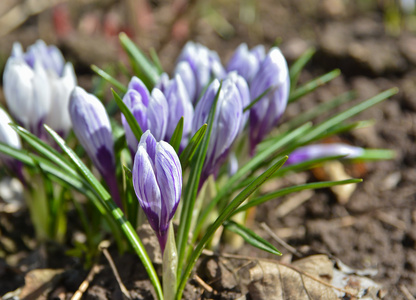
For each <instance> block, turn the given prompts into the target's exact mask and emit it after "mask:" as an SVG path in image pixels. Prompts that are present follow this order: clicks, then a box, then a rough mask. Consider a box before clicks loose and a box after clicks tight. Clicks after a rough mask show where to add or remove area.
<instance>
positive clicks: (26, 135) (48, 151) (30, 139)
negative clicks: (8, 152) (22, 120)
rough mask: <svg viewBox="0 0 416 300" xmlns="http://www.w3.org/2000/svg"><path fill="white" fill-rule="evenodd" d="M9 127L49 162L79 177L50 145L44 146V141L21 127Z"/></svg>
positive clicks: (13, 125) (12, 125)
mask: <svg viewBox="0 0 416 300" xmlns="http://www.w3.org/2000/svg"><path fill="white" fill-rule="evenodd" d="M10 126H11V127H12V128H13V129H14V130H15V131H16V132H17V133H18V134H19V135H20V136H21V137H22V139H24V140H25V141H26V142H27V143H28V144H29V145H31V146H32V147H33V148H34V149H35V150H36V151H37V152H39V153H40V154H41V155H43V156H44V157H47V158H48V159H49V160H51V161H52V162H54V163H55V164H57V165H58V166H59V167H61V168H62V169H63V170H65V171H66V172H68V173H69V174H71V175H73V176H76V177H79V175H78V174H77V173H76V172H75V171H74V168H73V166H71V165H70V164H69V163H68V162H67V161H66V160H65V159H64V157H63V155H62V154H61V153H59V152H58V151H56V150H55V149H54V148H52V147H51V146H50V145H48V144H46V143H45V142H44V141H42V140H41V139H39V138H38V137H37V136H35V135H33V134H32V133H30V132H29V131H27V130H26V129H24V128H23V127H20V126H17V125H15V124H10Z"/></svg>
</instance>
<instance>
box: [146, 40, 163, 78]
mask: <svg viewBox="0 0 416 300" xmlns="http://www.w3.org/2000/svg"><path fill="white" fill-rule="evenodd" d="M149 54H150V57H151V58H152V60H153V64H154V65H155V67H156V69H157V71H158V73H159V75H160V74H162V73H163V67H162V64H161V63H160V59H159V56H158V55H157V53H156V50H155V48H153V47H152V48H150V50H149Z"/></svg>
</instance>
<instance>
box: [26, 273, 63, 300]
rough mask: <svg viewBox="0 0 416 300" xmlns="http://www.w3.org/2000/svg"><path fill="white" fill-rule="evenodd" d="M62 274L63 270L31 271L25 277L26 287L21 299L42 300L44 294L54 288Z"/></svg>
mask: <svg viewBox="0 0 416 300" xmlns="http://www.w3.org/2000/svg"><path fill="white" fill-rule="evenodd" d="M62 273H63V270H62V269H56V270H54V269H35V270H32V271H30V272H29V273H27V274H26V276H25V286H24V287H23V288H22V290H21V293H20V295H19V297H20V299H28V300H29V299H40V296H41V295H42V294H45V293H46V292H47V291H48V290H49V289H51V288H52V287H53V285H54V283H56V280H58V278H59V277H60V275H61V274H62ZM45 299H46V297H45Z"/></svg>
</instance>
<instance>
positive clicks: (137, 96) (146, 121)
mask: <svg viewBox="0 0 416 300" xmlns="http://www.w3.org/2000/svg"><path fill="white" fill-rule="evenodd" d="M123 102H124V103H125V104H126V105H127V107H128V108H129V109H130V111H131V112H132V114H133V116H134V117H135V118H136V120H137V122H138V123H139V125H140V128H141V129H142V130H143V131H146V130H150V131H151V132H152V134H153V135H154V137H155V138H156V140H158V141H160V140H161V139H163V138H164V137H165V134H166V126H167V120H168V104H167V102H166V98H165V96H164V95H163V93H162V92H161V91H160V90H159V89H157V88H154V89H153V91H152V93H151V94H150V93H149V91H148V90H147V88H146V86H145V85H144V83H143V82H142V81H141V80H140V79H139V78H137V77H133V78H132V79H131V81H130V83H129V86H128V91H127V93H126V94H125V95H124V98H123ZM121 121H122V123H123V127H124V130H125V132H126V140H127V144H128V146H129V148H130V151H131V152H132V153H133V154H134V153H136V149H137V145H138V143H139V142H138V141H137V139H136V137H135V136H134V134H133V132H132V131H131V129H130V126H129V124H128V123H127V121H126V118H125V117H124V115H121Z"/></svg>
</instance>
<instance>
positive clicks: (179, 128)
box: [169, 117, 183, 153]
mask: <svg viewBox="0 0 416 300" xmlns="http://www.w3.org/2000/svg"><path fill="white" fill-rule="evenodd" d="M182 133H183V117H181V119H180V120H179V122H178V125H176V128H175V131H174V132H173V134H172V137H171V138H170V141H169V143H170V144H171V146H172V147H173V149H175V151H176V153H178V151H179V147H180V146H181V141H182Z"/></svg>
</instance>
